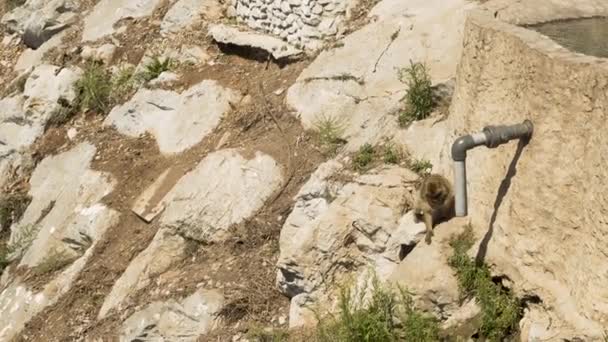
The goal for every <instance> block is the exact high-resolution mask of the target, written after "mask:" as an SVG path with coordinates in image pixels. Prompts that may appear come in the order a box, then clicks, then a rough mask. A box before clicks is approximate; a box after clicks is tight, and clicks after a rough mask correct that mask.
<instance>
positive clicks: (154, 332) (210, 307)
mask: <svg viewBox="0 0 608 342" xmlns="http://www.w3.org/2000/svg"><path fill="white" fill-rule="evenodd" d="M223 302H224V298H223V296H222V295H221V294H220V293H219V292H217V291H206V290H199V291H197V292H195V293H193V294H192V295H191V296H189V297H187V298H184V299H183V300H181V301H179V302H178V301H176V300H173V299H172V300H169V301H166V302H154V303H152V304H150V305H148V306H147V307H146V308H145V309H144V310H142V311H139V312H136V313H134V314H133V315H131V317H129V318H128V319H127V320H126V321H125V322H124V323H123V328H122V335H121V340H124V341H135V340H146V341H182V342H188V341H197V340H198V338H199V337H200V336H201V335H204V334H205V333H207V332H209V331H210V330H211V329H212V328H213V327H214V324H215V320H216V316H217V313H218V312H219V311H220V309H221V308H222V305H223Z"/></svg>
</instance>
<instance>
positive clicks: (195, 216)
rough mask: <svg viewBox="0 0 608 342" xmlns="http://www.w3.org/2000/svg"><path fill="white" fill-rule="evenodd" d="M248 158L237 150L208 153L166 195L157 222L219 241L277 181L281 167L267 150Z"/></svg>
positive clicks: (258, 205) (251, 211) (260, 202)
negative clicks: (267, 153) (164, 204)
mask: <svg viewBox="0 0 608 342" xmlns="http://www.w3.org/2000/svg"><path fill="white" fill-rule="evenodd" d="M250 158H251V159H247V158H245V157H243V156H242V155H241V154H240V153H239V152H238V150H222V151H218V152H214V153H212V154H210V155H208V156H207V157H206V158H205V159H203V161H201V162H200V163H199V164H198V165H197V167H196V168H195V169H194V170H193V171H191V172H190V173H188V174H186V175H185V176H184V177H182V178H181V179H180V180H179V182H178V183H177V184H176V185H175V186H174V187H173V189H172V190H171V191H170V192H169V193H168V194H167V195H166V196H165V199H164V200H163V201H165V202H166V203H167V206H166V209H165V211H164V212H163V215H162V217H161V220H160V222H161V225H162V226H163V227H166V228H168V229H171V230H173V231H175V232H179V233H180V234H182V235H184V236H187V237H189V238H192V239H195V240H199V241H219V240H222V239H223V238H225V234H226V230H227V229H228V228H229V227H230V226H231V225H232V224H236V223H239V222H241V221H242V220H243V219H245V218H247V217H249V216H251V215H252V214H254V213H255V212H256V211H257V210H258V209H259V208H261V207H262V205H263V204H264V202H265V201H266V199H267V198H268V197H270V195H272V194H273V193H274V191H275V190H276V189H277V188H278V186H279V185H280V184H281V181H282V176H281V168H280V166H279V165H277V163H276V162H275V161H274V160H273V159H272V158H271V157H270V156H268V155H265V154H262V153H259V152H256V153H255V155H254V156H252V157H250Z"/></svg>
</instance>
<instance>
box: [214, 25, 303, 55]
mask: <svg viewBox="0 0 608 342" xmlns="http://www.w3.org/2000/svg"><path fill="white" fill-rule="evenodd" d="M209 35H210V36H211V37H213V40H215V41H216V42H219V43H222V44H233V45H237V46H243V47H250V48H255V49H261V50H264V51H266V52H268V53H269V54H271V55H272V57H274V58H275V59H283V58H293V57H297V56H298V55H300V54H301V53H302V50H300V49H298V48H296V47H294V46H293V45H291V44H289V43H286V42H284V41H283V40H281V39H279V38H275V37H272V36H268V35H265V34H260V33H255V32H245V31H239V29H237V28H236V27H231V26H227V25H222V24H219V25H213V26H211V27H210V28H209Z"/></svg>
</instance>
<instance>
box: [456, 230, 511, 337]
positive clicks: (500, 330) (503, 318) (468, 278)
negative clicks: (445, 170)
mask: <svg viewBox="0 0 608 342" xmlns="http://www.w3.org/2000/svg"><path fill="white" fill-rule="evenodd" d="M473 244H474V237H473V230H472V228H471V226H467V227H466V229H465V231H464V232H463V233H462V234H460V235H458V236H456V237H454V238H453V239H452V241H451V242H450V246H451V247H452V249H453V250H454V254H453V255H452V256H451V257H450V259H449V264H450V266H451V267H452V268H454V270H455V271H456V278H457V279H458V286H459V289H460V292H461V295H462V296H463V297H470V296H474V297H475V299H476V301H477V303H478V304H479V306H480V307H481V315H482V317H481V321H482V322H481V327H480V330H479V333H480V334H481V335H482V337H485V338H486V339H488V340H489V341H502V340H503V339H504V338H506V337H508V336H509V335H510V334H512V333H513V332H515V331H516V330H517V326H518V323H519V321H520V320H521V317H522V308H521V302H520V301H519V300H518V299H517V298H514V297H513V296H512V294H511V293H509V292H508V291H507V290H506V289H505V288H503V287H502V286H501V284H497V283H495V282H494V281H493V280H492V275H491V273H490V270H489V268H488V266H487V265H485V264H482V265H478V264H476V262H475V260H474V259H472V258H470V257H469V256H468V255H467V251H468V250H469V249H470V248H471V247H472V246H473Z"/></svg>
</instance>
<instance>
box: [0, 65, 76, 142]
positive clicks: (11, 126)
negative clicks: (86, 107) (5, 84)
mask: <svg viewBox="0 0 608 342" xmlns="http://www.w3.org/2000/svg"><path fill="white" fill-rule="evenodd" d="M80 74H81V71H80V70H79V69H69V68H66V69H61V70H60V69H59V67H57V66H53V65H46V64H45V65H40V66H38V67H36V68H35V69H34V70H33V71H32V72H31V74H30V75H29V77H28V78H27V80H26V82H25V88H24V91H23V94H22V95H21V94H19V95H15V96H13V97H10V98H5V99H2V100H0V107H1V108H0V142H1V143H0V144H3V145H4V146H5V147H8V148H11V149H20V148H23V147H27V146H29V145H31V144H32V143H33V142H34V141H35V140H36V139H37V138H38V137H39V136H40V135H42V133H43V132H44V127H45V126H46V123H47V121H48V119H49V117H50V115H51V114H52V113H53V111H54V110H56V109H57V108H58V107H59V106H60V105H59V104H58V103H57V101H58V100H59V99H60V98H62V99H65V100H67V101H68V102H71V101H73V100H74V98H75V97H76V94H75V92H74V87H73V84H74V82H76V80H78V78H79V77H80Z"/></svg>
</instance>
